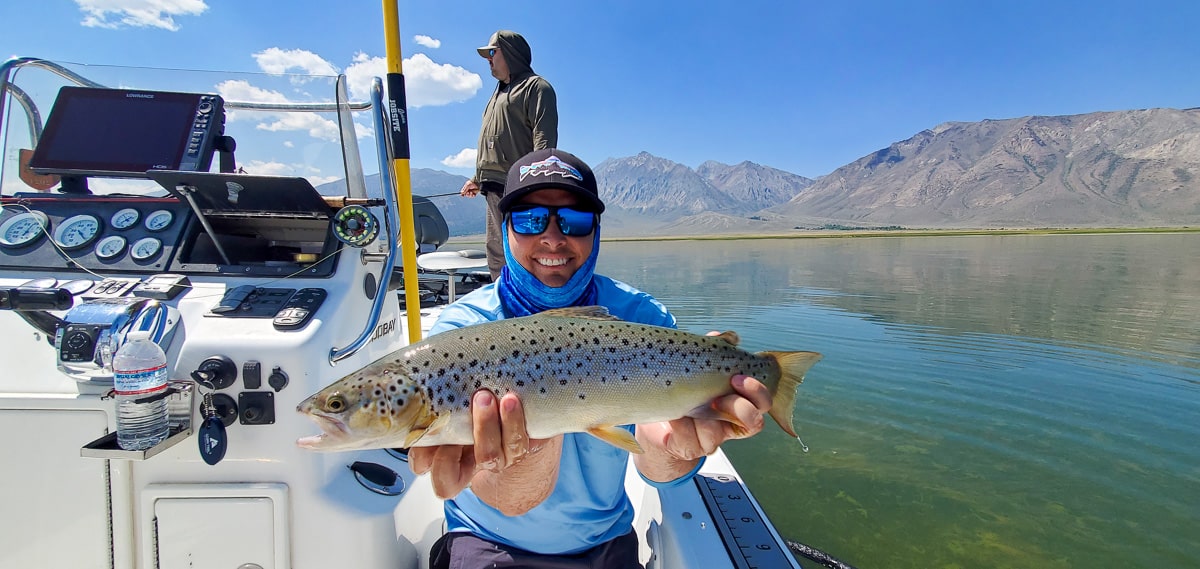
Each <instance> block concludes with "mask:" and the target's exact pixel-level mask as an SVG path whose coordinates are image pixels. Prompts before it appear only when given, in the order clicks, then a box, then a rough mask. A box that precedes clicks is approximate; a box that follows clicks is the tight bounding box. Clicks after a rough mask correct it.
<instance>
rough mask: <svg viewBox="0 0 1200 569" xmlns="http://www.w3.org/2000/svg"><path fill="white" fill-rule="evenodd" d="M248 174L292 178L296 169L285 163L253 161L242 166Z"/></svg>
mask: <svg viewBox="0 0 1200 569" xmlns="http://www.w3.org/2000/svg"><path fill="white" fill-rule="evenodd" d="M242 168H244V169H245V170H246V171H247V172H249V173H251V174H254V175H256V176H291V175H293V174H294V173H295V171H296V170H295V168H293V167H292V166H290V165H288V164H284V163H283V162H275V161H271V162H263V161H262V160H251V161H249V162H247V163H245V164H242Z"/></svg>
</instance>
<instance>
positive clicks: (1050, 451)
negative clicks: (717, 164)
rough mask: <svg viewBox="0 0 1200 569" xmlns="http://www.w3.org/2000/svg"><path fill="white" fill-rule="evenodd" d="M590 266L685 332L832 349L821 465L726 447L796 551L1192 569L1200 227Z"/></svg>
mask: <svg viewBox="0 0 1200 569" xmlns="http://www.w3.org/2000/svg"><path fill="white" fill-rule="evenodd" d="M598 272H600V273H602V274H606V275H609V276H612V277H614V278H617V279H620V280H624V281H626V282H629V283H630V284H633V285H635V286H638V287H640V288H642V289H644V290H646V291H647V292H650V293H652V294H654V295H655V296H656V297H658V298H659V299H660V300H662V301H663V302H664V303H665V304H666V305H667V306H668V307H669V308H671V309H672V311H673V312H674V313H675V314H676V316H677V317H678V318H679V322H680V327H681V328H684V329H687V330H691V331H694V332H699V333H702V332H706V331H709V330H726V329H730V330H736V331H737V332H738V333H739V334H740V335H741V337H742V346H743V347H745V348H748V349H751V350H754V351H757V350H764V349H791V350H815V351H819V352H822V353H823V354H824V355H825V357H824V359H823V360H822V361H821V362H820V363H818V364H817V365H816V366H815V367H814V368H813V369H812V371H811V372H809V374H808V378H807V380H806V381H805V383H804V384H803V385H801V387H800V389H799V392H798V394H797V398H796V401H797V405H796V420H795V423H796V428H797V431H798V432H799V434H800V436H801V438H802V439H803V440H804V442H805V443H806V444H807V445H808V447H809V449H810V450H809V452H807V453H805V452H803V450H802V449H801V445H800V444H799V443H797V442H796V441H795V440H794V439H791V438H789V437H788V436H787V435H785V434H783V432H782V431H781V430H779V429H777V428H775V427H774V426H773V425H772V424H768V426H767V429H766V430H765V431H764V433H763V434H762V435H760V436H758V437H755V438H753V439H751V440H746V441H734V442H731V443H729V444H727V445H726V446H725V450H726V452H727V453H728V454H729V456H730V457H731V459H732V460H733V462H734V463H735V465H736V466H737V467H738V469H739V470H740V471H741V473H742V474H743V476H745V478H746V479H747V482H748V484H749V485H750V487H751V489H752V491H753V492H754V493H755V495H756V497H757V498H758V499H759V501H760V502H762V504H763V507H764V508H765V509H766V510H767V513H768V514H769V515H770V517H771V518H772V520H773V521H774V522H775V524H776V525H777V526H778V527H779V529H780V533H782V534H783V535H784V536H785V537H786V538H788V539H793V540H796V541H800V542H803V543H806V544H809V545H811V546H814V547H817V548H819V549H821V550H823V551H825V552H827V553H829V554H831V555H834V556H835V557H837V558H839V559H841V560H843V561H845V562H847V563H850V564H852V565H855V566H857V567H860V568H875V569H879V568H885V567H886V568H893V569H895V568H906V567H913V568H918V567H919V568H929V567H944V568H983V567H1030V568H1034V567H1036V568H1043V569H1044V568H1068V567H1155V568H1179V569H1184V568H1188V569H1194V568H1195V567H1200V234H1195V233H1190V234H1127V235H1041V236H981V237H887V238H834V239H790V240H787V239H784V240H740V241H679V242H669V241H664V242H613V243H605V245H604V249H603V254H602V256H601V259H600V262H599V267H598ZM768 423H770V422H769V421H768ZM809 565H810V566H815V565H814V564H812V563H811V562H810V563H809Z"/></svg>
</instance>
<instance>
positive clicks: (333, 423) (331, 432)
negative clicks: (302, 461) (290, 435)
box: [296, 413, 350, 449]
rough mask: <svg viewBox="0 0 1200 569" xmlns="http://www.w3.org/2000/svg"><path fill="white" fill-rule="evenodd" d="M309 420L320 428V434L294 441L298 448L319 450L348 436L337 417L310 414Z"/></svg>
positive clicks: (347, 431)
mask: <svg viewBox="0 0 1200 569" xmlns="http://www.w3.org/2000/svg"><path fill="white" fill-rule="evenodd" d="M309 418H310V419H312V420H313V422H314V423H316V424H317V426H318V427H320V428H321V431H322V433H321V434H319V435H312V436H309V437H302V438H299V439H297V440H296V445H297V446H299V447H300V448H307V449H321V448H325V447H327V446H329V445H330V444H332V443H334V442H335V441H336V440H337V439H344V438H346V436H347V435H349V433H350V431H349V429H347V428H346V423H345V422H344V421H342V420H341V419H338V418H337V417H331V416H329V415H322V414H319V413H312V414H310V415H309Z"/></svg>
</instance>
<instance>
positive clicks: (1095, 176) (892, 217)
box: [318, 108, 1200, 236]
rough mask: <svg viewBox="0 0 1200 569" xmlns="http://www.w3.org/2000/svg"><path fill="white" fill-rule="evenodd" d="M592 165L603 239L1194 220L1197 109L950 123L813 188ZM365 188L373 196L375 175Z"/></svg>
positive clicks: (476, 228)
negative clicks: (831, 227) (828, 228)
mask: <svg viewBox="0 0 1200 569" xmlns="http://www.w3.org/2000/svg"><path fill="white" fill-rule="evenodd" d="M594 170H595V172H596V179H597V181H598V183H599V186H600V196H601V197H602V198H603V199H604V201H605V203H606V204H607V205H608V211H607V212H606V214H605V217H604V228H605V229H604V231H605V235H606V236H615V235H693V234H721V233H764V232H788V231H793V230H795V229H797V228H801V229H803V228H812V227H822V226H825V225H839V226H852V227H876V226H903V227H912V228H967V227H971V228H989V227H1087V226H1127V227H1134V226H1161V225H1189V224H1191V225H1195V224H1200V108H1197V109H1185V110H1179V109H1145V110H1135V111H1116V112H1098V113H1089V114H1083V115H1072V116H1053V117H1042V116H1032V117H1022V118H1014V119H1004V120H985V121H980V122H974V123H962V122H954V123H945V124H942V125H939V126H937V127H934V128H932V129H929V130H924V131H921V132H919V133H917V134H916V135H915V136H913V137H912V138H909V139H907V140H903V141H900V142H897V143H895V144H892V145H891V146H888V147H887V148H884V149H881V150H879V151H878V152H874V153H872V154H870V155H867V156H864V157H862V158H860V159H858V160H855V161H854V162H852V163H850V164H847V165H845V166H842V167H841V168H838V169H837V170H835V171H833V172H832V173H830V174H828V175H826V176H822V177H821V178H819V179H817V180H811V179H809V178H805V177H803V176H799V175H796V174H792V173H789V172H785V171H782V170H778V169H775V168H771V167H768V166H763V165H760V164H755V163H753V162H748V161H747V162H742V163H740V164H736V165H732V166H731V165H727V164H721V163H718V162H713V161H708V162H705V163H703V164H701V165H700V166H699V167H697V168H695V169H692V168H689V167H688V166H686V165H683V164H679V163H677V162H673V161H671V160H669V159H666V158H661V157H658V156H654V155H652V154H649V153H647V152H642V153H639V154H637V155H636V156H629V157H625V158H609V159H607V160H604V161H603V162H600V163H599V164H596V165H595V166H594ZM412 181H413V191H414V193H416V194H420V195H426V196H430V195H438V194H456V193H457V191H458V189H459V188H460V187H462V184H463V182H464V181H466V178H465V177H463V176H458V175H453V174H448V173H445V172H442V171H439V170H428V169H421V168H416V169H413V171H412ZM368 187H369V188H372V189H373V192H374V191H377V190H374V188H378V178H377V176H370V177H369V179H368ZM341 188H344V185H343V184H340V183H336V182H335V183H333V184H326V185H323V186H321V187H320V188H318V189H319V190H320V191H321V192H322V193H341V192H342V191H343V190H342V189H341ZM433 201H434V203H436V204H437V205H438V207H439V208H440V209H441V211H442V214H443V215H444V216H445V217H446V220H447V222H448V223H449V225H450V230H451V234H452V235H468V234H479V233H482V232H483V228H484V210H485V203H484V200H483V199H481V198H476V199H466V198H461V197H458V196H457V195H451V196H447V197H438V198H433Z"/></svg>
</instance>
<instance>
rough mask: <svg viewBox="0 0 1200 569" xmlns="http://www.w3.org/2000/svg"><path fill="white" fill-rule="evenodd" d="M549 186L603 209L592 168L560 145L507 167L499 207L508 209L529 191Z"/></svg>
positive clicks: (594, 208) (582, 203)
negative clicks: (560, 148) (561, 148)
mask: <svg viewBox="0 0 1200 569" xmlns="http://www.w3.org/2000/svg"><path fill="white" fill-rule="evenodd" d="M547 188H549V189H555V190H566V191H568V192H571V193H572V194H575V196H576V197H578V198H579V207H581V208H583V209H586V210H589V211H594V212H596V213H603V212H604V202H602V201H600V190H598V189H597V188H596V175H595V174H593V173H592V169H591V168H589V167H588V165H587V164H586V163H585V162H584V161H583V160H580V159H579V158H578V157H577V156H575V155H574V154H571V153H570V152H563V151H562V150H559V149H557V148H546V149H543V150H534V151H533V152H530V153H529V154H526V155H525V156H522V157H521V159H520V160H517V161H516V163H514V164H513V165H512V168H509V169H508V180H507V182H505V184H504V197H502V198H500V205H499V207H500V211H501V212H502V213H508V211H509V210H510V209H512V207H513V206H514V205H516V204H517V202H518V201H520V200H521V198H522V197H524V196H525V195H526V194H528V193H530V192H533V191H535V190H543V189H547Z"/></svg>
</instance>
